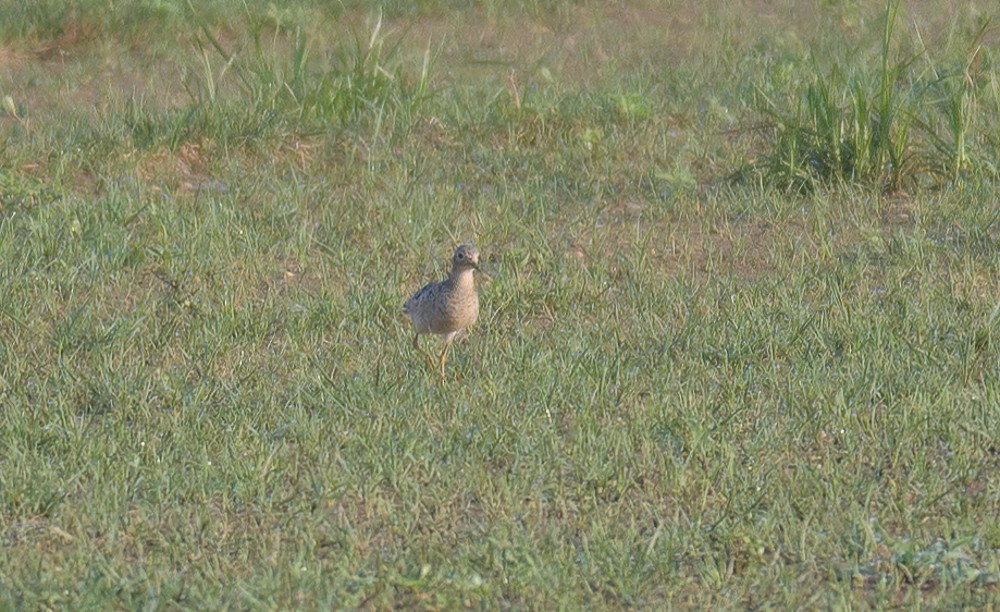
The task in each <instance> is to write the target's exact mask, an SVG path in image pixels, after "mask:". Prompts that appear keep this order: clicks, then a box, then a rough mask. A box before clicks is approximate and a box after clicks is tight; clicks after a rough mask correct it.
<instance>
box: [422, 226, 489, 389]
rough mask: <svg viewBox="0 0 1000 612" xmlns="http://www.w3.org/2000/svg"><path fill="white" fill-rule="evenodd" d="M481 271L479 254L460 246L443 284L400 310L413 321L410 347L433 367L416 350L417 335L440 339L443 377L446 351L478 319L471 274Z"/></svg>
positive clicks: (431, 287)
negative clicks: (442, 342)
mask: <svg viewBox="0 0 1000 612" xmlns="http://www.w3.org/2000/svg"><path fill="white" fill-rule="evenodd" d="M478 271H481V270H480V267H479V251H478V250H477V249H476V247H474V246H472V245H471V244H462V245H459V246H458V248H456V249H455V254H454V255H452V258H451V274H449V275H448V278H446V279H445V280H443V281H440V282H437V283H430V284H428V285H426V286H424V287H423V288H422V289H420V291H417V292H416V293H414V294H413V296H412V297H411V298H410V299H409V300H407V301H406V304H405V305H404V306H403V310H404V311H405V312H406V314H407V316H409V317H410V320H411V321H413V327H414V331H415V333H414V335H413V346H414V348H416V349H417V350H418V351H419V352H420V353H421V354H422V355H423V356H424V358H425V359H427V363H428V365H429V366H430V367H431V368H433V367H434V365H435V364H434V358H433V357H431V356H430V354H428V353H427V352H426V351H425V350H424V349H423V348H422V347H421V346H420V336H421V334H435V335H438V336H444V347H443V348H442V349H441V354H440V355H439V356H438V359H437V367H438V369H439V371H440V373H441V376H442V377H444V364H445V360H447V358H448V349H449V348H451V343H452V342H453V341H454V340H455V337H456V336H457V335H458V334H459V332H461V331H462V330H463V329H465V328H467V327H469V326H470V325H472V324H473V323H475V322H476V319H477V318H478V317H479V296H478V295H477V294H476V282H475V278H474V276H473V274H474V273H475V272H478Z"/></svg>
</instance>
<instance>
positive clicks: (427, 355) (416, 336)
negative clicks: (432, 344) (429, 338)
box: [413, 334, 434, 368]
mask: <svg viewBox="0 0 1000 612" xmlns="http://www.w3.org/2000/svg"><path fill="white" fill-rule="evenodd" d="M413 348H415V349H417V351H419V352H420V354H421V355H423V356H424V359H425V360H426V361H427V365H428V367H431V368H433V367H434V358H433V357H431V355H430V353H428V352H427V351H425V350H424V347H422V346H420V334H413Z"/></svg>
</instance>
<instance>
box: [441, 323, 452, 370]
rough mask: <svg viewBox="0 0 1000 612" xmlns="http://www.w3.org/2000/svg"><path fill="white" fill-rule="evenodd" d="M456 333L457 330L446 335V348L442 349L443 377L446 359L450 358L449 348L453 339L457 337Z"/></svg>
mask: <svg viewBox="0 0 1000 612" xmlns="http://www.w3.org/2000/svg"><path fill="white" fill-rule="evenodd" d="M455 334H456V332H451V333H450V334H448V335H447V336H445V337H444V348H442V349H441V357H440V367H441V376H442V377H443V376H444V362H445V360H446V359H448V349H450V348H451V342H452V340H454V339H455Z"/></svg>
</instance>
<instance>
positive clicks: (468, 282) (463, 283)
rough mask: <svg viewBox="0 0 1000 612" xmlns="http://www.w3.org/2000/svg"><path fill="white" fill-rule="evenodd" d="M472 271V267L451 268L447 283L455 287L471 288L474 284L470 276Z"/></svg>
mask: <svg viewBox="0 0 1000 612" xmlns="http://www.w3.org/2000/svg"><path fill="white" fill-rule="evenodd" d="M474 271H475V270H473V269H472V268H465V269H463V270H453V271H452V273H451V276H449V277H448V283H449V284H450V285H451V286H452V287H455V288H456V289H473V288H474V287H475V286H476V284H475V280H474V279H473V276H472V273H473V272H474Z"/></svg>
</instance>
